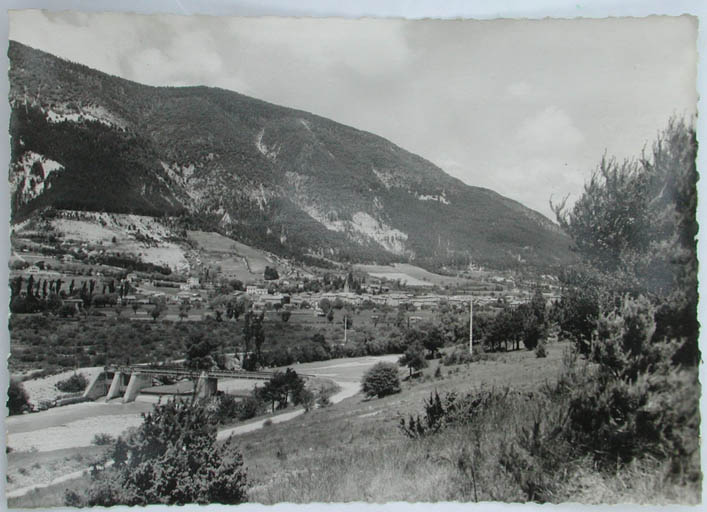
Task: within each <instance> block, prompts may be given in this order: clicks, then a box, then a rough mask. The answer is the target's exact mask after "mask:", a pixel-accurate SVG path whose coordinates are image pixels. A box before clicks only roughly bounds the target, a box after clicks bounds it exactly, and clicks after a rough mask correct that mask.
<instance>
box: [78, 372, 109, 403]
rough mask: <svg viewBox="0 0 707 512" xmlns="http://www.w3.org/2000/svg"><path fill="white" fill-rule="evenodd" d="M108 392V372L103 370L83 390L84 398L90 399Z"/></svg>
mask: <svg viewBox="0 0 707 512" xmlns="http://www.w3.org/2000/svg"><path fill="white" fill-rule="evenodd" d="M107 392H108V374H107V373H106V372H101V373H98V374H96V376H95V377H93V379H91V383H90V384H89V385H88V386H86V390H85V391H84V392H83V398H88V399H89V400H95V399H96V398H98V397H99V396H104V395H105V394H106V393H107Z"/></svg>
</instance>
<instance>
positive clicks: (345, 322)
mask: <svg viewBox="0 0 707 512" xmlns="http://www.w3.org/2000/svg"><path fill="white" fill-rule="evenodd" d="M347 324H348V322H347V321H346V315H345V314H344V345H346V326H347Z"/></svg>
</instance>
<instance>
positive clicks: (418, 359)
mask: <svg viewBox="0 0 707 512" xmlns="http://www.w3.org/2000/svg"><path fill="white" fill-rule="evenodd" d="M398 364H400V365H401V366H407V367H408V369H409V370H410V376H411V377H412V372H413V370H415V371H419V370H422V369H423V368H425V367H427V360H426V359H425V347H423V346H422V345H421V344H420V343H417V342H416V343H413V344H411V345H410V346H408V348H407V349H406V350H405V353H404V354H403V356H402V357H401V358H400V360H399V361H398Z"/></svg>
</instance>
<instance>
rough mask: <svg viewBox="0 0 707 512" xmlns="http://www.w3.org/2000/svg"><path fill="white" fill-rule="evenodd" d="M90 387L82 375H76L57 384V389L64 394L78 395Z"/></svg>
mask: <svg viewBox="0 0 707 512" xmlns="http://www.w3.org/2000/svg"><path fill="white" fill-rule="evenodd" d="M86 386H88V380H87V379H86V377H84V376H83V374H82V373H75V374H73V375H72V376H71V377H69V378H68V379H65V380H61V381H59V382H57V383H56V388H57V389H58V390H59V391H63V392H64V393H78V392H80V391H83V390H84V389H86Z"/></svg>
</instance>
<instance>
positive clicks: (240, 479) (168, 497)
mask: <svg viewBox="0 0 707 512" xmlns="http://www.w3.org/2000/svg"><path fill="white" fill-rule="evenodd" d="M110 458H111V459H112V461H113V463H114V464H113V466H112V467H110V468H107V469H103V470H99V471H97V472H96V473H95V474H94V479H93V481H92V483H91V486H90V487H89V488H88V489H87V490H86V491H85V494H84V495H83V496H79V495H78V494H77V493H71V494H69V495H67V496H66V501H67V503H70V504H72V505H78V504H80V505H86V506H92V507H95V506H106V507H110V506H114V505H129V506H145V505H151V504H167V505H184V504H187V503H198V504H207V503H221V504H229V505H232V504H238V503H241V502H243V501H245V499H246V488H247V477H246V473H245V470H244V468H243V458H242V456H241V454H240V453H239V452H238V451H237V449H236V448H235V445H234V442H233V440H232V438H229V440H228V441H227V442H226V443H225V444H223V445H218V444H217V443H216V419H215V417H214V416H213V415H212V414H210V413H209V411H208V410H207V409H206V408H205V407H204V406H203V405H201V404H199V403H189V402H184V401H178V400H170V401H169V402H167V403H165V404H162V405H160V404H158V405H156V406H155V407H154V409H153V410H152V412H150V413H147V414H144V415H143V423H142V425H141V426H140V427H138V428H137V429H136V430H134V431H132V432H130V433H129V434H127V435H125V436H123V437H121V438H120V439H119V440H118V441H117V442H116V443H115V445H114V446H113V450H112V453H111V456H110Z"/></svg>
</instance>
